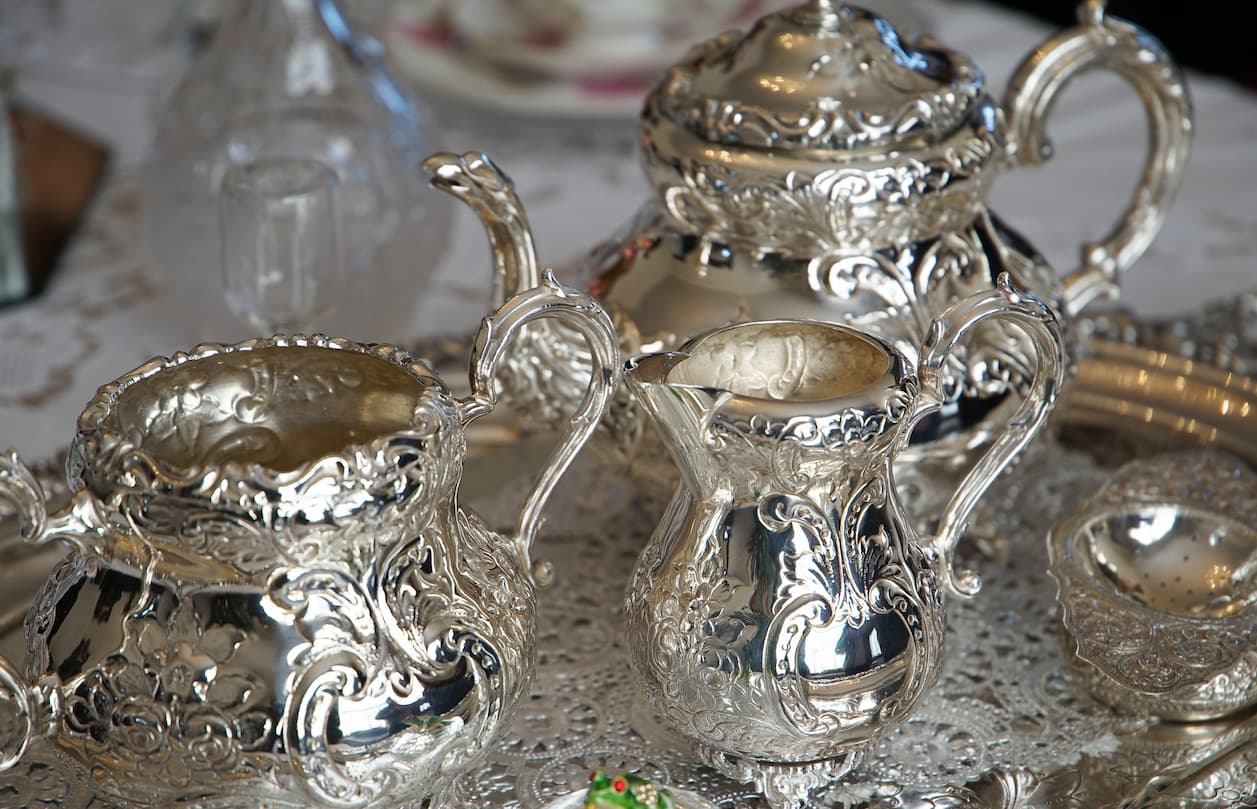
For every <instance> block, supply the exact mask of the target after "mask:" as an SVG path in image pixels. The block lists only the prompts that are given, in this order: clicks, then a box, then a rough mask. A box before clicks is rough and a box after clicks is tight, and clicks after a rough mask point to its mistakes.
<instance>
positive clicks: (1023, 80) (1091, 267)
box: [1004, 0, 1192, 317]
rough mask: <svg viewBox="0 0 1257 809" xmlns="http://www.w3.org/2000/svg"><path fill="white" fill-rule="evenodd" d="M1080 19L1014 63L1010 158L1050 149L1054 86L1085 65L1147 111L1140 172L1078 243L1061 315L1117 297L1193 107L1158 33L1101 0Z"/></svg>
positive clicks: (1149, 233) (1034, 159)
mask: <svg viewBox="0 0 1257 809" xmlns="http://www.w3.org/2000/svg"><path fill="white" fill-rule="evenodd" d="M1078 16H1079V24H1078V25H1077V26H1075V27H1073V28H1070V29H1067V30H1065V31H1062V32H1060V33H1058V34H1056V35H1055V36H1053V37H1052V38H1051V39H1049V40H1048V41H1046V42H1044V43H1043V44H1042V45H1040V46H1039V47H1038V48H1036V49H1035V50H1034V51H1033V52H1032V53H1031V54H1030V55H1029V56H1027V57H1026V59H1025V60H1024V61H1023V62H1022V63H1021V65H1020V66H1018V68H1017V70H1016V71H1015V72H1014V73H1013V77H1012V79H1011V80H1010V82H1009V85H1008V96H1007V98H1006V100H1005V102H1004V109H1005V113H1006V115H1007V117H1008V131H1009V151H1010V154H1011V155H1012V159H1013V162H1014V163H1015V164H1018V165H1023V166H1034V165H1038V164H1040V163H1042V162H1043V161H1045V160H1047V159H1048V158H1049V157H1050V156H1051V151H1052V150H1051V146H1050V144H1049V143H1048V139H1047V121H1048V118H1049V117H1050V116H1051V112H1052V106H1053V104H1055V103H1056V98H1057V96H1058V95H1059V94H1060V91H1061V90H1062V89H1064V87H1065V85H1067V84H1068V83H1069V82H1070V81H1071V80H1072V79H1073V78H1074V77H1075V76H1077V75H1078V74H1080V73H1084V72H1086V71H1088V70H1093V69H1103V70H1112V71H1113V72H1115V73H1117V74H1118V75H1120V76H1122V78H1124V79H1126V80H1127V81H1128V82H1130V83H1131V84H1132V85H1134V87H1135V89H1136V90H1138V92H1139V97H1140V98H1141V99H1142V100H1143V104H1144V109H1145V110H1146V111H1147V113H1148V156H1147V160H1146V162H1145V163H1144V170H1143V177H1142V178H1141V180H1140V182H1139V186H1138V187H1137V188H1136V189H1135V194H1134V196H1133V197H1132V198H1131V201H1130V204H1129V205H1128V206H1127V208H1126V210H1125V212H1123V214H1122V216H1121V218H1120V219H1119V220H1118V222H1117V225H1116V226H1114V228H1113V229H1112V230H1111V231H1109V233H1108V235H1106V236H1105V237H1104V239H1103V241H1101V242H1099V243H1097V244H1084V245H1083V247H1082V266H1080V267H1079V268H1078V269H1077V270H1075V271H1073V272H1072V273H1070V274H1069V275H1068V276H1067V277H1066V279H1065V301H1064V303H1065V314H1066V315H1067V316H1069V317H1072V316H1073V315H1076V314H1078V313H1079V312H1081V311H1082V310H1084V309H1085V308H1086V307H1087V306H1088V305H1089V304H1091V303H1092V301H1095V300H1103V299H1111V298H1114V297H1116V295H1117V293H1118V290H1119V281H1120V275H1121V273H1122V272H1123V271H1125V270H1126V269H1127V268H1129V267H1130V266H1131V265H1132V264H1133V263H1134V262H1135V261H1136V259H1138V258H1139V257H1140V256H1141V255H1143V252H1144V251H1145V250H1146V249H1148V245H1149V243H1151V241H1152V239H1153V237H1155V236H1156V234H1157V232H1158V231H1159V230H1160V229H1161V226H1162V224H1164V222H1165V216H1166V213H1167V211H1168V209H1169V206H1170V202H1171V201H1172V200H1173V198H1174V194H1175V192H1177V191H1178V187H1179V185H1180V183H1181V182H1182V179H1183V170H1184V169H1185V168H1186V166H1187V158H1188V155H1189V153H1190V152H1191V139H1192V106H1191V99H1190V97H1189V95H1188V92H1187V83H1186V80H1185V78H1184V76H1183V71H1182V70H1181V69H1180V68H1179V66H1178V65H1177V64H1175V62H1174V61H1173V59H1171V58H1170V55H1169V53H1168V52H1167V51H1166V50H1165V46H1163V45H1162V44H1161V43H1160V42H1159V41H1157V39H1156V37H1154V36H1152V35H1151V34H1150V33H1148V32H1147V31H1145V30H1144V29H1142V28H1140V27H1139V26H1137V25H1135V24H1133V23H1130V22H1127V21H1125V20H1121V19H1118V18H1115V17H1110V16H1108V15H1107V14H1105V11H1104V2H1103V0H1086V1H1085V2H1083V3H1082V4H1081V5H1080V6H1079V7H1078Z"/></svg>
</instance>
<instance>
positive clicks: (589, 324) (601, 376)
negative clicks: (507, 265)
mask: <svg viewBox="0 0 1257 809" xmlns="http://www.w3.org/2000/svg"><path fill="white" fill-rule="evenodd" d="M542 319H553V320H555V321H556V323H555V328H553V329H546V330H542V329H532V330H531V331H530V332H525V333H526V334H529V335H530V336H531V339H528V340H525V341H522V342H521V341H516V340H514V339H513V338H515V337H516V336H518V335H519V333H520V332H521V331H523V330H524V327H525V326H526V325H527V324H529V323H532V322H533V321H537V320H542ZM565 331H567V332H569V333H570V337H571V339H580V338H584V340H585V342H586V343H587V344H588V346H589V353H590V356H591V358H592V360H593V368H592V371H591V374H590V380H589V387H588V388H587V389H586V390H585V395H584V398H583V399H582V400H581V403H580V405H579V406H578V407H577V408H576V411H575V413H574V414H573V415H572V418H571V426H570V427H569V428H568V430H567V432H566V433H565V434H564V435H563V437H562V439H560V441H559V444H558V446H557V447H556V448H555V450H554V452H553V453H552V454H551V456H550V458H549V460H548V461H547V463H546V467H545V469H543V470H542V472H541V475H540V477H539V478H538V480H537V483H536V484H535V485H534V487H533V490H532V492H531V493H530V494H529V495H528V498H527V499H526V500H525V501H524V507H523V509H522V510H521V511H520V515H519V523H518V525H517V527H516V530H515V537H514V541H515V542H516V543H517V544H518V545H519V550H520V552H521V554H522V558H524V559H525V560H531V551H532V543H533V538H534V537H535V536H536V534H537V529H538V528H539V527H540V524H541V516H542V509H543V508H544V507H545V504H546V500H547V499H548V498H549V497H550V493H551V492H552V491H553V490H554V486H555V484H556V483H558V481H559V478H560V477H562V475H563V473H564V471H566V470H567V467H568V466H569V465H570V464H571V463H572V461H573V459H575V457H576V454H577V453H578V452H580V450H581V447H583V446H584V445H585V442H586V441H588V440H589V438H590V436H591V435H593V432H594V430H595V429H596V428H597V426H598V422H599V421H600V420H601V418H602V415H603V413H604V412H605V411H606V409H607V404H608V403H609V402H610V400H611V394H612V392H613V391H614V390H615V387H616V385H617V384H618V383H619V379H620V350H619V343H618V341H617V339H616V334H615V328H614V327H613V326H612V325H611V318H610V317H608V316H607V313H606V312H604V311H603V309H602V307H601V306H599V305H598V303H597V301H595V300H594V299H593V298H591V297H589V296H588V295H586V294H584V293H582V292H577V291H576V290H574V289H570V288H568V287H563V286H560V285H559V283H558V282H557V281H555V280H554V275H553V274H552V273H550V272H548V271H547V272H546V274H545V277H544V280H543V281H542V283H541V285H540V286H538V287H536V288H534V289H530V290H526V291H524V292H521V293H520V294H518V295H516V296H515V297H513V298H511V299H510V300H509V301H507V302H506V303H504V304H503V305H502V306H501V308H499V309H498V310H497V311H496V312H494V313H493V315H491V316H490V317H487V318H485V319H484V322H483V323H482V324H481V326H480V332H479V333H478V334H477V335H476V342H475V345H474V346H473V348H472V354H471V395H470V396H468V397H467V398H466V399H464V400H462V402H461V407H462V415H463V423H464V424H466V423H468V422H470V421H472V420H473V419H476V418H478V417H480V416H482V415H484V414H485V413H488V412H490V411H492V410H493V408H494V407H495V406H496V405H497V392H496V389H495V387H494V377H495V376H496V375H497V372H498V367H499V365H501V363H502V361H503V359H504V358H506V357H507V349H508V347H511V348H514V349H515V350H516V351H517V352H519V353H518V354H516V355H512V356H510V357H509V359H510V361H511V362H530V361H533V360H534V357H533V356H530V354H529V353H528V352H529V351H533V352H543V351H545V350H546V349H547V344H548V341H551V340H554V339H566V338H565V337H564V332H565ZM530 566H531V567H532V569H533V575H534V577H535V578H536V579H537V580H538V581H539V582H540V583H544V582H545V581H546V580H547V579H548V578H549V568H548V566H546V565H545V564H544V563H538V564H536V565H532V564H531V562H530Z"/></svg>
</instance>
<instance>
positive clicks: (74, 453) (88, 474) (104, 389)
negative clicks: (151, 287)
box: [71, 334, 454, 489]
mask: <svg viewBox="0 0 1257 809" xmlns="http://www.w3.org/2000/svg"><path fill="white" fill-rule="evenodd" d="M289 347H292V348H321V349H327V350H329V351H349V352H352V353H356V354H361V355H363V356H367V357H371V358H374V359H379V360H383V361H385V362H387V363H389V364H391V365H393V366H395V367H397V368H401V369H402V370H403V371H405V372H406V373H408V374H410V376H411V377H413V378H414V379H415V380H416V381H418V382H420V383H421V384H422V385H424V386H425V387H427V388H429V389H430V390H434V391H435V392H436V394H437V395H438V396H440V397H441V398H443V399H445V400H447V401H448V402H449V403H450V406H451V409H453V407H454V399H453V397H452V395H451V394H450V391H449V388H448V387H447V386H446V384H445V382H444V380H442V379H441V377H440V376H438V375H437V374H436V372H435V371H433V370H432V369H431V368H430V367H429V366H428V364H427V363H426V362H424V361H423V360H422V359H420V358H417V357H414V356H412V355H411V354H410V353H409V352H407V351H406V350H405V349H402V348H400V347H399V346H396V345H393V344H390V343H359V342H355V341H353V340H349V339H348V338H344V337H328V336H327V335H325V334H312V335H303V334H294V335H275V336H273V337H258V338H253V339H249V340H245V341H242V342H239V343H235V344H232V345H227V344H221V343H201V344H199V345H197V346H195V347H194V348H192V349H191V350H190V351H178V352H175V353H174V354H171V355H170V356H169V357H162V356H158V357H154V358H153V359H151V360H149V361H148V362H145V363H143V364H141V365H139V366H138V367H136V368H134V369H133V370H131V371H129V372H127V373H125V374H123V375H122V376H120V377H118V378H117V379H114V380H113V381H112V382H108V383H106V384H104V385H102V386H101V387H100V388H99V389H97V391H96V395H95V396H94V397H92V399H91V401H90V402H88V404H87V406H86V407H84V408H83V411H82V412H81V413H80V414H79V417H78V421H77V430H76V432H75V436H74V443H73V447H72V449H71V461H72V464H74V465H77V467H78V468H77V470H76V472H75V473H72V477H75V478H78V479H79V480H80V481H82V482H84V483H86V482H88V481H89V480H90V481H97V480H107V481H115V480H116V477H117V475H118V474H119V472H118V470H116V469H111V468H110V466H111V465H112V464H110V463H109V461H108V458H116V457H117V456H118V455H125V456H126V457H127V458H128V459H130V460H133V461H135V462H138V463H140V464H143V465H144V466H146V467H147V468H148V469H150V470H152V472H153V473H154V475H155V476H157V477H159V478H160V479H161V480H163V481H164V482H165V484H166V486H167V487H169V488H172V489H174V488H177V489H185V488H193V489H196V488H201V487H203V486H205V485H208V484H211V483H214V484H216V485H221V483H222V482H223V481H231V482H233V483H235V482H244V481H256V480H266V481H267V482H268V483H271V482H273V483H277V484H290V483H293V482H296V481H299V480H301V479H302V478H304V477H306V476H308V475H311V474H316V473H318V472H319V470H320V469H322V468H323V467H324V466H325V465H327V464H328V463H338V462H339V463H344V464H346V465H348V466H352V465H353V463H354V458H356V457H359V456H362V455H368V456H370V455H374V454H375V453H376V452H378V451H380V450H383V449H384V448H386V447H387V446H388V445H389V444H390V443H391V442H393V441H395V440H396V439H398V438H409V437H414V436H416V435H419V433H417V432H411V431H402V432H396V433H389V434H387V435H383V436H379V437H378V438H375V439H372V440H371V441H368V442H366V443H361V444H350V445H347V446H345V447H343V448H342V449H341V450H340V451H339V452H333V453H328V454H326V455H322V456H319V457H316V458H312V459H310V460H309V461H307V462H306V463H304V464H302V465H301V466H299V467H297V468H295V469H291V470H286V471H276V470H273V469H270V468H268V467H266V466H265V465H264V464H261V463H245V462H241V461H231V462H228V463H225V464H222V465H210V466H197V465H193V466H191V467H188V468H186V469H180V468H177V467H173V466H171V465H170V464H167V463H166V462H164V461H162V460H160V459H158V458H156V457H154V456H153V455H152V454H151V453H149V452H148V451H147V450H145V449H142V448H141V447H139V446H138V445H136V444H135V443H134V442H132V441H131V440H130V439H128V438H127V437H126V436H124V435H122V434H120V433H119V432H117V431H115V430H112V429H110V426H109V421H110V419H111V418H112V417H113V416H114V415H115V413H116V409H115V408H116V405H117V403H118V401H119V400H120V399H121V398H122V396H123V395H124V394H125V393H126V392H127V390H129V389H130V388H131V387H132V386H133V385H135V384H137V383H139V382H141V381H143V380H146V379H149V378H151V377H154V376H156V375H158V374H160V373H162V372H163V371H166V370H169V369H171V368H177V367H179V366H181V365H185V364H187V363H189V362H195V361H198V360H203V359H207V358H210V357H217V356H223V355H226V354H236V353H243V352H248V351H258V350H262V349H269V348H289ZM411 426H412V427H415V426H417V425H416V423H415V420H414V417H413V415H412V421H411ZM107 456H108V458H107Z"/></svg>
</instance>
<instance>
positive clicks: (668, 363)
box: [624, 352, 731, 497]
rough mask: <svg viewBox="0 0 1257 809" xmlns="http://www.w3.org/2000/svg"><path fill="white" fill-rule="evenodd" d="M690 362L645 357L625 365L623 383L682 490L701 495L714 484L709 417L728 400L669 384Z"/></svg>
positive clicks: (713, 391)
mask: <svg viewBox="0 0 1257 809" xmlns="http://www.w3.org/2000/svg"><path fill="white" fill-rule="evenodd" d="M688 358H689V354H685V353H678V352H669V353H662V354H646V355H643V356H640V357H635V358H633V359H631V360H629V361H628V362H627V363H626V364H625V366H624V381H625V382H626V383H627V384H628V386H629V389H630V390H632V391H633V395H634V397H635V398H636V399H637V401H638V402H639V403H640V404H641V406H642V408H643V409H644V410H645V411H646V412H647V413H648V414H649V415H650V417H651V420H652V421H653V422H654V423H655V426H656V428H657V430H658V433H659V436H660V437H661V438H662V439H663V443H664V446H666V447H667V448H668V452H669V453H670V454H671V455H672V458H673V460H674V461H675V462H676V465H677V468H678V469H680V470H681V476H682V478H683V480H684V481H685V483H686V485H687V486H689V488H690V489H691V490H692V491H693V492H694V493H695V494H697V495H699V496H700V497H701V496H705V495H707V494H709V493H710V491H711V490H712V489H713V488H714V487H715V485H716V484H715V481H716V480H717V479H718V475H717V468H716V461H715V459H714V458H713V456H712V453H711V450H710V448H709V447H708V445H707V432H708V427H709V425H710V423H711V419H712V417H713V416H714V415H715V414H716V413H717V412H718V411H719V409H720V406H721V405H722V404H723V403H724V402H725V400H726V399H728V398H729V396H730V395H731V394H730V393H729V392H728V391H726V390H721V389H719V388H708V387H703V386H700V385H689V384H679V383H676V382H669V381H668V372H669V371H671V370H672V369H673V368H675V367H676V366H677V365H678V364H679V363H681V362H683V361H684V360H686V359H688Z"/></svg>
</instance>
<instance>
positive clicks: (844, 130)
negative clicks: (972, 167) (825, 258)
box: [648, 0, 984, 151]
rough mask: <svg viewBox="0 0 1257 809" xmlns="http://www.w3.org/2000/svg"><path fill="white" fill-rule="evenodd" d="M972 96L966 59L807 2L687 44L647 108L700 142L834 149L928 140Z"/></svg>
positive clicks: (977, 81)
mask: <svg viewBox="0 0 1257 809" xmlns="http://www.w3.org/2000/svg"><path fill="white" fill-rule="evenodd" d="M983 97H984V77H983V75H982V71H981V70H979V69H978V68H977V67H976V66H975V65H974V64H973V63H972V62H971V61H970V60H969V58H968V57H967V56H965V55H963V54H961V53H958V52H956V51H952V50H948V49H946V48H944V47H942V46H941V45H939V44H938V43H936V42H934V41H933V40H931V39H929V38H926V37H922V38H919V39H917V40H916V42H914V43H908V42H905V41H903V40H902V39H901V38H900V36H899V33H898V32H897V31H896V30H895V28H894V27H893V26H892V25H891V24H890V23H889V22H887V21H886V20H885V19H883V18H882V17H879V16H877V15H876V14H873V13H872V12H869V11H866V10H864V9H861V8H857V7H855V6H848V5H845V4H842V3H837V2H833V0H811V2H808V3H805V4H803V5H800V6H796V7H793V8H790V9H787V10H785V11H782V12H779V13H777V14H771V15H769V16H766V17H763V18H762V19H760V20H759V22H758V23H757V24H756V25H755V26H754V27H753V28H752V29H751V30H750V31H749V32H748V33H746V34H745V35H742V34H741V33H740V32H737V31H731V32H726V33H725V34H722V35H720V36H718V37H716V38H714V39H712V40H709V41H707V42H705V43H703V44H701V45H698V46H696V47H695V48H694V49H693V50H692V51H691V52H690V53H689V54H688V55H687V56H686V58H685V59H684V60H682V62H680V63H679V64H677V65H675V66H674V67H673V68H672V69H671V70H670V71H669V73H668V75H667V77H666V78H665V79H664V81H663V83H662V84H661V85H660V86H659V87H658V88H657V89H656V90H655V91H654V93H653V95H652V98H651V99H650V101H649V103H648V106H653V107H654V108H655V109H657V110H658V111H659V113H661V114H662V116H664V117H665V118H667V119H668V120H669V121H670V122H671V123H672V124H674V125H676V126H678V127H680V128H683V129H686V130H688V131H689V132H691V133H692V134H694V135H696V136H698V137H699V138H701V139H703V140H705V141H709V142H712V143H720V144H724V145H729V146H738V147H741V148H750V149H774V150H827V151H836V150H855V149H861V148H864V147H886V146H888V145H891V144H898V143H903V142H906V141H910V140H915V139H917V138H922V137H924V138H926V139H927V140H928V141H936V140H938V139H940V138H942V137H946V136H947V135H948V134H950V133H951V132H953V131H955V130H956V129H957V128H958V127H960V126H961V125H962V124H963V123H964V122H965V121H966V120H967V118H968V117H969V116H970V113H971V112H972V110H973V109H974V107H975V106H976V105H977V104H979V103H980V101H981V99H982V98H983Z"/></svg>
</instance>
